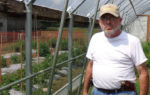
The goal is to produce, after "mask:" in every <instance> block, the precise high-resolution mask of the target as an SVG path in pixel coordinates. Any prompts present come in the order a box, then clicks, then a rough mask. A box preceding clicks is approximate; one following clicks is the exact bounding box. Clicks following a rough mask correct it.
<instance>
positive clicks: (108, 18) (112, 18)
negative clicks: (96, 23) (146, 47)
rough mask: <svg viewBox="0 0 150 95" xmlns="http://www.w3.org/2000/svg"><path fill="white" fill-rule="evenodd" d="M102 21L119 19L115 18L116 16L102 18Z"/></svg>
mask: <svg viewBox="0 0 150 95" xmlns="http://www.w3.org/2000/svg"><path fill="white" fill-rule="evenodd" d="M100 19H101V20H102V21H107V20H109V21H114V20H116V19H118V17H115V16H102V17H101V18H100Z"/></svg>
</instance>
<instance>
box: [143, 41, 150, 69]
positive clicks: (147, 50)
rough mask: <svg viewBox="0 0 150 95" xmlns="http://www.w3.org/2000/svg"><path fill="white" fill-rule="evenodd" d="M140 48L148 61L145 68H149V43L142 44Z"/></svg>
mask: <svg viewBox="0 0 150 95" xmlns="http://www.w3.org/2000/svg"><path fill="white" fill-rule="evenodd" d="M142 46H143V50H144V53H145V55H146V57H147V58H148V60H147V62H146V64H147V67H149V68H150V42H143V43H142Z"/></svg>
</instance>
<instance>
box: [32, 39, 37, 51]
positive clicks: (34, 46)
mask: <svg viewBox="0 0 150 95" xmlns="http://www.w3.org/2000/svg"><path fill="white" fill-rule="evenodd" d="M32 48H33V49H36V48H37V40H34V41H32Z"/></svg>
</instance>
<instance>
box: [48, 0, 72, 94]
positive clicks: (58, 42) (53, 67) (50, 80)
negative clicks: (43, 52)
mask: <svg viewBox="0 0 150 95" xmlns="http://www.w3.org/2000/svg"><path fill="white" fill-rule="evenodd" d="M68 2H69V0H66V2H65V7H64V10H63V13H62V16H61V22H60V27H59V32H58V38H57V43H56V52H55V55H54V59H53V64H52V71H51V76H50V79H49V84H48V93H47V95H52V92H51V88H52V83H53V77H54V72H55V67H56V59H57V55H58V50H59V45H60V40H61V37H62V31H63V26H64V22H65V16H66V10H67V7H68Z"/></svg>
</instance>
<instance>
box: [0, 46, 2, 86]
mask: <svg viewBox="0 0 150 95" xmlns="http://www.w3.org/2000/svg"><path fill="white" fill-rule="evenodd" d="M1 68H2V57H1V48H0V84H1V83H2V71H1Z"/></svg>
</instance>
